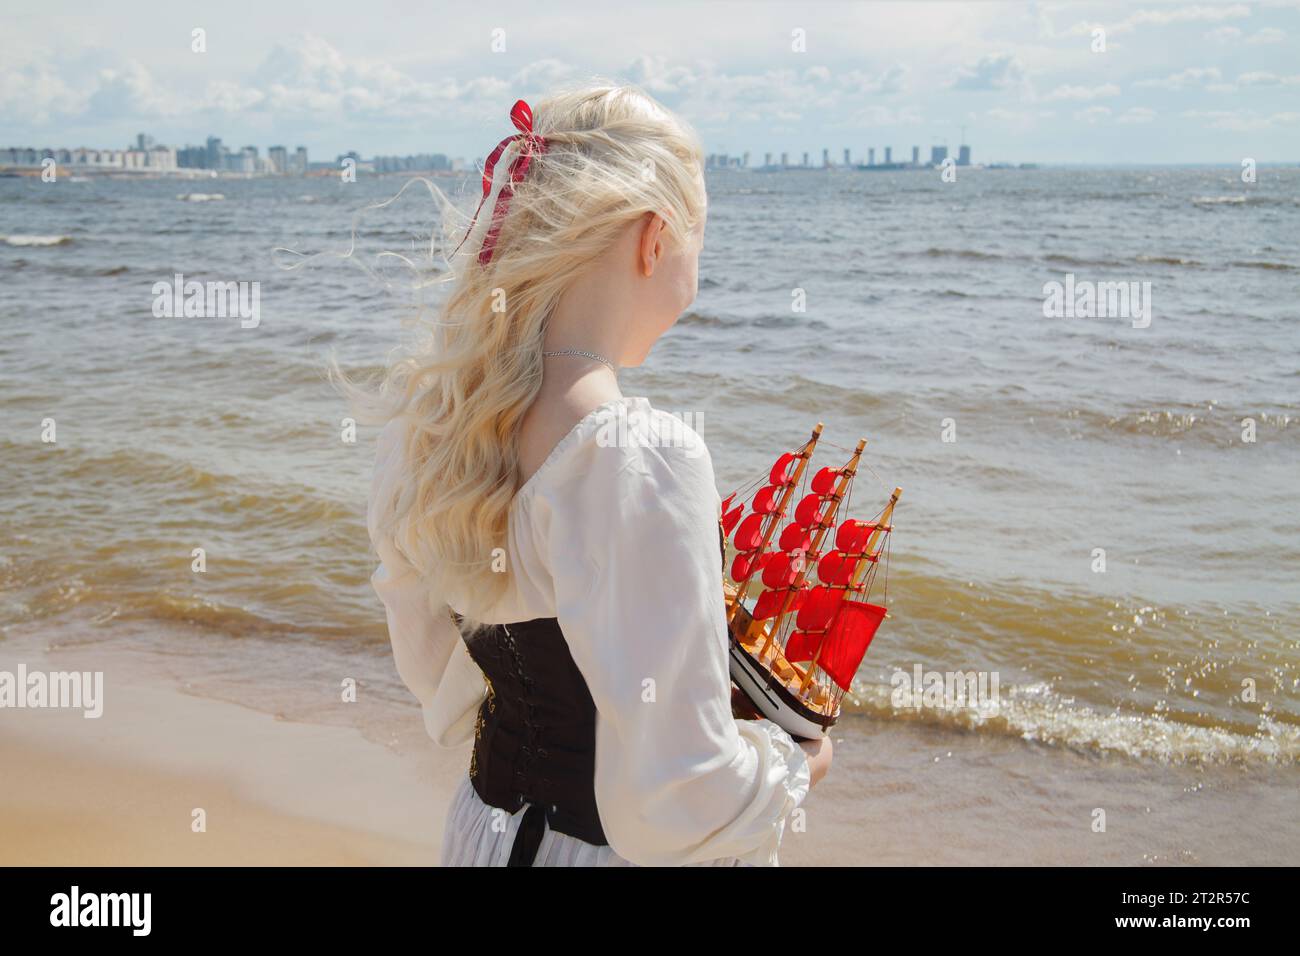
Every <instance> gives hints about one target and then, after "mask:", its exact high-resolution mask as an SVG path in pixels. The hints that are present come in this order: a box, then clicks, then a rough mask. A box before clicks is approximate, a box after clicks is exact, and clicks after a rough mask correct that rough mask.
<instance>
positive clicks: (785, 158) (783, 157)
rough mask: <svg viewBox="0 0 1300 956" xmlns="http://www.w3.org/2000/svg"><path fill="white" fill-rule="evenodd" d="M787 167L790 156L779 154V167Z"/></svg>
mask: <svg viewBox="0 0 1300 956" xmlns="http://www.w3.org/2000/svg"><path fill="white" fill-rule="evenodd" d="M789 165H790V154H789V153H782V154H781V166H782V168H784V167H786V166H789Z"/></svg>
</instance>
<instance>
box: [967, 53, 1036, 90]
mask: <svg viewBox="0 0 1300 956" xmlns="http://www.w3.org/2000/svg"><path fill="white" fill-rule="evenodd" d="M1024 78H1025V68H1024V66H1023V65H1022V64H1021V63H1020V61H1019V60H1017V59H1016V58H1015V57H1014V56H1013V55H1012V54H1010V53H990V54H987V55H985V56H982V57H980V59H979V60H978V61H977V62H975V63H972V64H970V65H968V66H965V67H962V68H961V69H960V70H959V71H958V72H957V76H956V78H955V79H954V80H953V81H952V86H953V88H954V89H958V90H1004V89H1007V88H1009V87H1013V86H1016V85H1018V84H1020V83H1021V82H1023V81H1024Z"/></svg>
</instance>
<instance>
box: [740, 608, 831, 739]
mask: <svg viewBox="0 0 1300 956" xmlns="http://www.w3.org/2000/svg"><path fill="white" fill-rule="evenodd" d="M752 626H753V618H752V617H751V616H750V614H749V611H747V610H746V609H745V608H744V606H743V605H738V606H737V607H736V612H735V616H734V617H732V619H731V621H730V622H729V623H728V632H729V634H730V637H731V640H730V645H731V646H730V654H729V656H730V662H731V679H732V680H733V681H735V682H736V686H737V687H739V688H740V689H741V690H742V691H743V692H744V694H745V696H746V697H748V698H749V700H750V703H752V704H753V705H754V707H755V708H756V709H757V710H758V712H759V713H761V714H762V715H763V716H764V717H766V718H767V719H768V720H770V721H772V723H774V724H776V725H777V726H778V727H780V728H781V729H782V730H785V731H786V732H787V733H789V734H790V735H791V736H793V737H796V738H799V739H803V740H814V739H816V738H817V737H824V736H826V732H827V731H828V730H830V728H831V727H832V726H833V725H834V723H835V721H837V720H838V719H839V716H840V708H839V706H838V705H836V704H835V703H834V702H833V701H832V700H831V698H830V695H829V694H827V693H825V691H824V690H823V689H822V688H820V687H818V688H817V689H818V690H819V691H820V693H819V694H818V699H817V700H815V701H813V700H808V699H806V698H805V697H804V696H803V695H802V694H800V692H799V686H800V684H801V683H802V682H803V680H804V677H805V673H806V672H805V671H804V670H802V669H801V668H799V667H798V666H797V665H795V664H791V663H790V662H789V661H787V660H786V659H785V655H784V654H782V653H781V648H780V646H779V645H777V644H772V645H771V646H770V652H769V653H768V654H766V655H764V654H761V651H762V646H763V638H762V636H759V637H758V638H757V639H754V638H751V637H749V633H750V629H751V627H752ZM760 658H761V662H760Z"/></svg>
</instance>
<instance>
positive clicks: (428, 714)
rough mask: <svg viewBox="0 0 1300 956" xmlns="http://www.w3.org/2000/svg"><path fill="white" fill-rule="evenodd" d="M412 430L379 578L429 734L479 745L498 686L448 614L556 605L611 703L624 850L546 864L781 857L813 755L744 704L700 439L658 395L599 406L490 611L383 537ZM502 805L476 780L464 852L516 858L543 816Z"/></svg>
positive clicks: (388, 472)
mask: <svg viewBox="0 0 1300 956" xmlns="http://www.w3.org/2000/svg"><path fill="white" fill-rule="evenodd" d="M638 421H640V422H641V423H643V424H645V425H646V426H648V427H646V428H644V429H638V428H637V423H638ZM620 423H622V424H620ZM625 426H626V427H625ZM403 428H404V426H403V425H402V423H401V421H400V420H397V421H394V422H390V423H389V425H388V426H386V427H385V429H384V430H383V432H382V433H381V435H380V438H379V447H378V455H377V460H376V466H375V478H374V483H373V486H372V489H371V497H370V508H369V513H368V524H369V527H370V534H371V538H372V540H373V541H374V543H375V547H376V549H377V551H378V554H379V558H380V561H381V564H380V566H379V569H378V570H377V571H376V572H375V574H374V577H373V578H372V581H373V583H374V587H375V590H376V591H377V592H378V594H379V596H380V598H381V599H382V600H383V602H384V605H385V607H386V608H387V612H388V631H389V635H390V637H391V639H392V645H393V656H394V658H395V661H396V664H397V670H398V673H399V675H400V676H401V678H402V680H403V682H404V683H405V684H406V686H407V687H409V688H410V689H411V691H412V692H413V693H414V694H415V696H416V697H417V698H418V699H419V701H420V703H421V705H422V707H423V711H424V723H425V727H426V729H427V730H428V732H429V734H430V736H431V737H433V739H434V740H436V741H437V742H438V743H440V744H442V745H444V746H457V745H460V744H464V743H466V742H468V741H469V740H471V739H472V738H473V735H474V724H475V716H476V712H477V709H478V706H479V704H480V703H481V701H482V700H483V696H484V693H485V682H484V678H483V674H482V672H481V671H480V670H479V668H478V666H477V665H476V664H475V663H474V661H473V659H472V658H470V656H469V653H468V651H467V650H466V648H465V642H464V641H463V640H462V639H461V637H460V634H459V632H458V630H457V629H456V627H455V626H454V624H453V623H452V621H451V618H450V616H449V614H448V608H452V609H455V610H456V611H457V612H459V613H462V614H464V615H466V616H468V617H470V618H474V619H477V620H481V621H485V622H487V623H505V624H508V623H511V622H514V621H524V620H531V619H534V618H539V617H555V618H557V619H558V620H559V625H560V629H561V631H562V632H563V634H564V638H565V640H566V641H567V642H568V645H569V650H570V653H571V654H572V655H573V660H574V662H575V663H576V664H577V667H578V669H579V671H580V672H581V673H582V676H583V678H584V679H585V680H586V683H587V687H588V689H589V690H590V691H591V696H592V699H593V700H594V701H595V704H596V758H595V774H596V778H595V795H596V805H597V809H598V811H599V814H600V822H601V826H602V828H603V830H604V831H605V837H606V839H607V840H608V841H609V844H610V846H609V847H603V848H596V847H593V846H592V845H590V844H586V843H584V842H582V841H581V840H578V839H577V838H576V837H572V836H568V835H566V834H559V833H554V832H551V831H549V829H548V831H547V833H546V835H545V837H544V838H543V843H542V846H541V848H540V849H539V852H538V855H537V860H536V863H537V864H538V865H543V864H545V863H548V862H551V863H561V864H563V863H586V864H615V865H617V864H626V863H629V862H630V863H635V864H640V865H676V864H690V863H705V862H714V863H718V862H724V863H725V862H732V863H734V862H737V861H739V862H742V863H755V864H766V865H775V864H776V862H777V848H778V845H779V844H780V841H781V835H782V832H783V830H784V827H785V821H786V818H787V817H788V816H789V814H790V813H791V811H793V810H794V809H795V807H797V806H798V805H799V803H800V802H801V801H802V800H803V798H804V797H805V795H806V794H807V792H808V787H809V769H808V761H807V758H806V757H805V755H804V752H803V750H802V749H801V748H800V747H798V746H797V745H796V744H795V743H794V741H793V740H792V739H791V738H790V736H789V734H787V733H786V732H785V731H784V730H781V729H780V728H779V727H777V726H776V725H775V724H773V723H771V722H770V721H766V720H758V721H750V720H736V719H735V718H734V717H733V716H732V713H731V683H730V677H729V674H728V667H727V642H728V638H727V633H726V625H725V615H724V607H723V594H722V567H721V555H720V553H719V550H718V518H719V514H720V508H721V501H720V499H719V497H718V492H717V489H716V487H715V486H714V477H713V464H712V461H711V460H710V458H709V454H708V450H707V449H706V448H705V446H704V442H703V441H702V439H700V437H699V435H698V434H696V433H695V432H694V431H692V430H691V429H689V428H687V427H685V426H684V425H683V424H682V423H681V422H680V421H679V420H678V419H676V418H674V417H672V416H670V415H667V414H666V413H663V412H659V411H656V410H655V409H654V408H652V407H651V405H650V403H649V402H648V401H647V400H646V399H644V398H622V399H617V400H615V401H612V402H606V403H605V404H604V405H601V406H599V407H598V408H596V409H595V410H593V411H592V412H591V413H589V414H588V415H587V416H586V417H585V418H583V419H582V420H581V421H580V422H579V423H578V424H577V425H575V426H574V427H573V430H572V431H570V432H569V434H568V435H566V436H565V437H564V438H563V439H562V440H561V441H560V443H559V444H558V445H556V446H555V448H554V449H553V450H552V451H551V453H550V455H549V456H548V457H547V459H546V461H545V462H544V463H543V464H542V466H541V468H539V469H538V471H537V472H536V473H535V474H534V475H533V476H532V477H531V478H530V479H529V480H528V481H527V482H526V483H525V484H524V486H523V487H522V488H521V489H520V490H519V492H518V494H517V495H516V497H515V500H514V502H513V504H512V506H511V511H510V516H509V531H508V538H507V543H506V561H507V566H508V568H509V571H510V579H509V585H508V588H507V593H506V595H505V597H504V598H503V599H501V600H500V601H499V602H497V603H496V604H495V605H493V606H491V607H481V606H478V604H476V603H475V600H474V595H473V594H457V593H450V592H449V591H448V590H447V589H444V588H440V587H438V586H437V585H436V584H431V583H430V582H429V581H427V580H422V579H420V578H419V577H418V576H417V574H416V572H415V571H414V569H413V568H412V567H411V566H410V565H409V563H407V562H406V560H405V559H404V558H403V557H402V556H401V555H400V554H398V552H397V551H396V549H395V548H394V547H393V545H392V543H391V541H388V540H385V539H384V538H383V537H382V536H380V535H379V534H378V532H377V527H378V524H379V520H378V518H379V515H378V509H379V507H380V506H381V503H387V502H389V501H391V500H392V497H391V493H392V490H393V487H394V482H395V481H396V480H398V477H399V476H398V472H397V467H396V466H397V464H398V463H399V461H400V459H399V457H398V456H401V455H402V454H404V445H405V442H404V441H403V435H402V430H403ZM656 435H657V436H658V438H655V437H654V436H656ZM647 436H649V437H647ZM493 812H494V811H493V810H492V809H491V808H489V807H487V806H486V805H484V804H483V803H482V801H480V800H479V799H478V797H477V794H475V793H474V791H473V789H472V788H471V787H470V785H469V779H468V776H467V777H466V779H465V780H464V781H463V782H462V784H461V787H460V790H459V791H458V793H457V795H456V798H455V799H454V800H453V804H452V807H451V810H450V812H449V814H448V820H447V829H448V832H447V834H446V835H445V836H444V840H443V862H444V863H445V864H453V865H455V864H484V863H486V864H503V863H504V862H505V860H506V859H507V858H508V856H509V852H510V846H511V843H512V841H513V838H514V832H515V830H516V829H517V827H518V824H519V820H520V819H521V818H522V814H523V812H524V811H523V809H521V810H520V811H518V813H517V814H516V815H515V817H514V818H512V820H511V821H509V825H508V826H507V827H506V828H505V829H504V831H502V832H498V831H500V830H501V828H500V827H492V826H489V825H487V824H488V821H489V820H490V818H491V816H492V814H493ZM497 815H498V816H499V811H497Z"/></svg>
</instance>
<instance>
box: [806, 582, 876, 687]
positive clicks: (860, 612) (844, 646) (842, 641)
mask: <svg viewBox="0 0 1300 956" xmlns="http://www.w3.org/2000/svg"><path fill="white" fill-rule="evenodd" d="M884 619H885V609H884V608H883V607H881V606H880V605H879V604H867V603H866V602H865V601H845V602H844V603H843V604H841V605H840V612H839V613H838V614H836V615H835V620H833V621H832V622H831V628H830V631H829V632H828V633H827V634H826V641H825V643H823V644H822V650H821V654H820V655H818V657H817V665H818V666H819V667H820V668H821V669H822V670H824V671H826V673H827V674H829V675H830V678H831V680H833V681H835V683H837V684H839V685H840V687H842V688H843V689H844V690H848V689H849V687H850V685H851V684H852V683H853V675H854V674H856V673H857V672H858V665H859V664H861V663H862V657H863V655H865V654H866V653H867V646H868V645H869V644H870V643H871V639H872V638H873V637H875V636H876V628H878V627H880V622H881V621H883V620H884ZM786 656H787V657H789V653H788V652H787V654H786Z"/></svg>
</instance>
